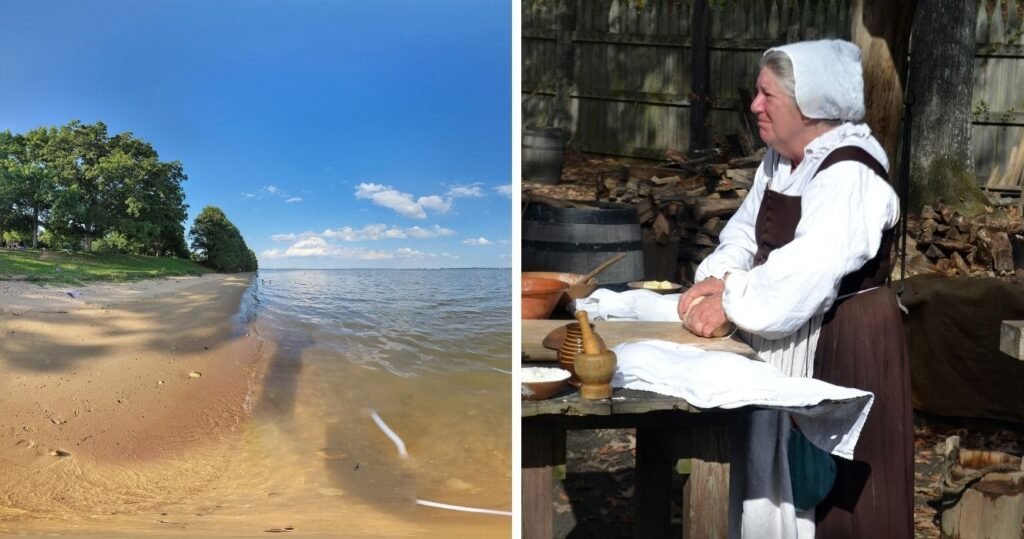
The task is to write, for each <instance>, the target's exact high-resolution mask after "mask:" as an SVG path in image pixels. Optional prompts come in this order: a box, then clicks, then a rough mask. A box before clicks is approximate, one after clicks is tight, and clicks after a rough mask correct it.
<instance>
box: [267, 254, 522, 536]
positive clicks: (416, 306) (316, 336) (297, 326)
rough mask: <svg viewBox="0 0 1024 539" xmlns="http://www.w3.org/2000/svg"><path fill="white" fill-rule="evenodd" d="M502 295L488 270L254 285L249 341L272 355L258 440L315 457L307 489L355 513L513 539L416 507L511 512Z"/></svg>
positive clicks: (304, 277)
mask: <svg viewBox="0 0 1024 539" xmlns="http://www.w3.org/2000/svg"><path fill="white" fill-rule="evenodd" d="M510 282H511V272H510V271H509V270H494V269H468V270H384V271H380V270H336V271H291V270H289V271H285V270H278V271H261V272H260V274H259V278H258V280H257V282H256V294H255V298H256V299H257V300H258V301H256V305H255V308H254V311H255V319H256V327H257V330H258V332H259V334H260V336H261V337H262V338H264V339H266V340H268V341H271V342H274V343H276V350H275V351H274V353H273V355H272V357H270V358H269V361H268V366H267V369H268V370H267V374H266V376H265V377H264V387H263V391H262V395H261V398H260V400H259V403H258V404H257V406H256V408H255V411H254V415H255V419H256V423H257V424H258V425H264V426H265V427H266V429H265V430H264V432H263V433H262V436H264V437H266V438H268V439H273V440H274V441H275V442H279V441H281V440H287V443H286V444H285V445H288V446H290V447H291V449H292V454H294V455H297V456H300V458H308V457H309V456H310V450H311V449H313V450H315V451H314V453H315V454H316V456H318V457H319V458H318V459H314V460H315V461H316V462H315V463H310V464H315V466H314V472H313V474H312V476H313V477H310V478H308V480H312V481H315V482H316V483H317V485H318V486H317V488H318V489H321V490H326V491H327V492H341V493H344V498H345V500H347V501H348V502H350V503H352V504H353V505H355V506H360V507H363V506H365V507H367V508H368V509H372V510H373V512H374V513H375V514H376V513H378V512H380V513H383V514H389V515H394V516H395V518H396V519H399V520H409V521H412V522H414V523H416V524H417V525H421V526H424V528H425V529H424V530H423V531H426V530H430V529H433V530H436V531H438V532H439V533H440V532H442V531H446V530H451V529H452V527H455V528H457V527H459V526H460V525H463V524H467V525H470V526H472V527H474V528H473V529H475V530H477V531H479V530H480V528H476V527H478V526H484V528H483V529H490V530H492V531H495V532H500V531H501V530H504V535H505V536H507V535H508V533H509V532H508V530H510V524H511V523H510V519H509V518H508V517H500V516H489V515H488V516H483V515H468V514H463V513H452V512H447V511H444V510H440V509H432V508H424V507H421V506H417V505H416V504H415V501H416V500H417V499H419V500H428V501H433V502H439V503H446V504H454V505H461V506H470V507H475V508H484V509H497V510H510V509H511V495H510V492H511V457H510V455H511V438H510V437H511V404H510V403H511V393H510V390H511V378H510V371H511V368H512V367H511V344H512V343H511V327H512V324H511V286H510ZM373 412H376V413H377V414H378V417H379V418H380V419H381V420H382V421H383V423H384V424H385V425H386V426H387V427H388V428H389V429H391V430H392V431H393V432H394V433H395V434H396V435H397V436H398V437H399V438H400V439H401V441H402V442H403V443H404V444H405V447H406V449H407V452H408V455H409V456H408V458H402V456H401V455H400V453H399V450H398V448H397V446H396V444H395V443H394V442H393V441H392V440H390V439H389V438H388V437H387V436H386V434H385V433H384V432H383V430H382V429H381V428H380V427H378V425H377V424H376V423H375V422H374V421H373V420H372V418H371V414H372V413H373ZM321 466H322V469H321ZM296 467H297V468H299V469H301V468H302V467H303V466H302V465H301V464H297V465H296ZM296 501H297V502H299V503H301V504H305V503H310V502H311V500H309V499H307V497H305V496H297V498H296ZM345 518H346V520H349V519H351V518H354V515H351V514H349V515H346V516H345Z"/></svg>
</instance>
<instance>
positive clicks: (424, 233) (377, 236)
mask: <svg viewBox="0 0 1024 539" xmlns="http://www.w3.org/2000/svg"><path fill="white" fill-rule="evenodd" d="M307 234H308V233H307ZM319 235H320V236H322V237H324V238H330V239H338V240H342V241H374V240H403V239H406V238H415V239H418V240H423V239H430V238H440V237H446V236H454V235H455V231H454V230H452V229H450V228H445V227H443V226H440V225H434V226H432V227H430V228H420V227H418V226H411V227H408V228H404V229H403V228H400V227H397V226H394V225H390V226H389V225H385V224H380V223H376V224H370V225H366V226H364V227H362V228H353V227H351V226H345V227H341V228H338V229H330V228H328V229H327V230H324V231H323V233H321V234H319ZM282 236H283V235H282Z"/></svg>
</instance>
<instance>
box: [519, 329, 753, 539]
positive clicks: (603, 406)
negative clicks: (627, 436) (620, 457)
mask: <svg viewBox="0 0 1024 539" xmlns="http://www.w3.org/2000/svg"><path fill="white" fill-rule="evenodd" d="M567 323H568V322H567V321H565V320H523V325H522V328H523V331H522V343H523V362H524V364H529V365H534V366H540V365H544V364H545V363H547V364H549V365H551V366H557V365H558V364H557V359H558V358H557V352H555V351H554V350H549V349H547V348H544V347H543V346H541V344H540V343H541V341H542V340H543V339H544V337H545V336H546V335H547V334H548V333H550V332H551V331H552V330H554V329H557V328H558V327H560V326H564V325H565V324H567ZM595 326H596V331H597V332H598V333H599V334H600V335H601V337H602V338H603V339H604V341H605V343H606V344H607V345H608V347H609V348H610V347H613V346H616V345H618V344H621V343H625V342H636V341H642V340H649V339H658V340H665V341H671V342H677V343H682V344H690V345H694V346H698V347H700V348H703V349H705V350H715V351H727V352H734V353H737V354H741V355H745V356H747V357H751V358H753V357H755V355H754V352H753V350H751V349H750V347H748V346H747V345H746V344H744V343H742V342H741V341H739V340H738V339H736V338H735V337H733V338H731V339H703V338H700V337H697V336H694V335H693V334H692V333H690V332H688V331H686V330H685V329H683V327H682V324H680V323H678V322H597V323H596V324H595ZM535 362H536V363H535ZM551 362H554V363H551ZM747 413H749V410H748V409H737V410H706V411H702V410H699V409H696V408H694V407H692V406H690V405H689V403H687V402H686V401H684V400H682V399H677V398H674V397H667V396H664V395H659V394H656V393H649V392H645V391H633V390H624V389H617V390H615V393H614V394H613V396H612V398H611V399H604V400H597V401H588V400H584V399H582V398H580V396H579V393H578V392H577V391H575V390H567V391H565V392H563V393H562V394H560V395H557V396H555V397H554V398H551V399H547V400H543V401H522V416H523V430H522V433H523V451H522V467H523V471H522V493H523V517H522V518H523V537H526V538H544V539H548V538H550V537H552V535H553V522H554V520H553V501H552V499H551V489H552V482H553V473H552V472H553V468H554V466H556V465H558V464H562V463H564V459H565V456H564V455H565V433H566V431H567V430H572V429H600V428H636V429H637V437H636V443H637V447H636V474H635V477H636V516H635V518H634V523H635V524H634V526H635V535H636V537H644V538H648V537H650V538H656V537H668V536H669V535H670V532H671V482H672V469H673V466H674V465H675V462H676V460H677V458H679V457H683V456H685V457H690V458H692V459H693V460H692V464H691V472H690V476H689V479H688V480H687V483H686V487H685V489H684V493H683V507H684V522H683V537H684V538H685V537H691V538H697V537H721V538H722V539H725V537H726V533H727V520H728V455H729V451H728V439H729V434H728V431H729V427H730V426H731V425H733V424H735V423H736V422H737V420H739V419H741V418H743V417H745V415H746V414H747Z"/></svg>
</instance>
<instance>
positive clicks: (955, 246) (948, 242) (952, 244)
mask: <svg viewBox="0 0 1024 539" xmlns="http://www.w3.org/2000/svg"><path fill="white" fill-rule="evenodd" d="M1004 234H1005V232H1004ZM1007 241H1009V240H1007ZM917 244H918V245H920V246H922V247H923V246H925V245H930V246H932V247H941V248H942V249H943V250H944V251H953V252H956V253H967V252H969V251H971V250H972V249H974V246H973V245H971V244H970V243H967V242H966V241H957V240H953V239H949V238H942V237H939V236H932V238H931V239H924V238H921V239H920V240H918V242H917ZM929 256H931V255H929Z"/></svg>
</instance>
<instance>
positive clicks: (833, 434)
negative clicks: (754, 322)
mask: <svg viewBox="0 0 1024 539" xmlns="http://www.w3.org/2000/svg"><path fill="white" fill-rule="evenodd" d="M613 351H614V352H615V354H616V356H617V357H618V367H617V368H616V371H615V376H614V377H613V378H612V386H614V387H624V388H628V389H640V390H644V391H653V392H655V393H661V394H663V395H671V396H673V397H678V398H681V399H684V400H686V402H689V403H690V404H692V405H694V406H696V407H698V408H723V409H732V408H739V407H741V406H761V407H768V408H773V409H777V410H782V411H785V412H789V413H790V414H792V415H793V417H794V419H795V420H796V422H797V425H799V426H800V430H801V431H803V433H804V435H805V436H807V439H808V440H810V441H811V442H812V443H813V444H814V445H816V446H818V447H819V448H821V449H822V450H824V451H828V452H829V453H832V454H833V455H836V456H838V457H842V458H845V459H852V458H853V448H854V446H856V444H857V438H858V437H860V432H861V429H862V428H863V427H864V422H865V421H867V417H868V412H869V411H870V410H871V403H872V402H873V400H874V395H872V394H871V393H870V392H868V391H863V390H860V389H853V388H847V387H840V386H836V385H833V384H829V383H827V382H823V381H821V380H816V379H814V378H793V377H790V376H786V375H784V374H782V373H781V372H779V371H778V370H777V369H775V368H773V367H771V366H770V365H767V364H765V363H762V362H759V361H751V360H750V359H749V358H745V357H743V356H741V355H739V354H734V353H731V352H708V351H704V350H701V349H699V348H696V347H694V346H687V345H684V344H677V343H670V342H665V341H641V342H636V343H626V344H620V345H619V346H616V347H615V348H614V349H613Z"/></svg>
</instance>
